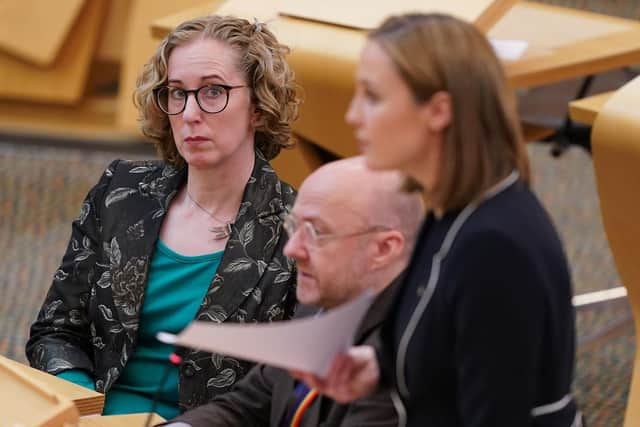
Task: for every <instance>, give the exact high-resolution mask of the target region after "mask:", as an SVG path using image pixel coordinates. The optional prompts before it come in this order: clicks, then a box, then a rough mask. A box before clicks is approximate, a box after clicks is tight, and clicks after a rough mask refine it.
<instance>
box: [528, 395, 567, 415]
mask: <svg viewBox="0 0 640 427" xmlns="http://www.w3.org/2000/svg"><path fill="white" fill-rule="evenodd" d="M569 402H571V395H570V394H567V395H565V396H564V397H563V398H562V399H560V400H558V401H556V402H553V403H547V404H546V405H540V406H536V407H535V408H533V409H532V410H531V416H532V417H540V416H542V415H547V414H551V413H553V412H558V411H561V410H563V409H564V408H565V407H566V406H567V405H568V404H569Z"/></svg>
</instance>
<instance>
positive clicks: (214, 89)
mask: <svg viewBox="0 0 640 427" xmlns="http://www.w3.org/2000/svg"><path fill="white" fill-rule="evenodd" d="M240 87H247V86H246V85H238V86H229V85H221V84H215V85H214V84H207V85H204V86H200V87H199V88H197V89H192V90H187V89H182V88H179V87H174V86H161V87H159V88H156V89H155V90H154V94H155V100H156V104H157V105H158V108H160V109H161V110H162V111H163V112H165V113H166V114H168V115H170V116H174V115H176V114H180V113H182V112H183V111H184V109H185V108H186V106H187V99H188V98H189V94H190V93H192V94H194V95H195V97H196V102H197V103H198V106H199V107H200V109H201V110H202V111H204V112H205V113H211V114H215V113H219V112H221V111H222V110H224V109H225V108H227V104H228V103H229V92H230V91H231V90H232V89H237V88H240Z"/></svg>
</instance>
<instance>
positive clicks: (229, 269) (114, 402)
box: [27, 16, 298, 418]
mask: <svg viewBox="0 0 640 427" xmlns="http://www.w3.org/2000/svg"><path fill="white" fill-rule="evenodd" d="M287 53H288V49H287V48H286V47H285V46H283V45H281V44H280V43H278V41H277V40H276V38H275V37H274V35H273V34H272V33H271V32H270V31H269V30H268V29H267V28H266V26H265V25H264V24H262V23H259V22H255V23H250V22H249V21H246V20H244V19H239V18H235V17H221V16H208V17H202V18H197V19H193V20H191V21H188V22H185V23H183V24H181V25H180V26H178V27H177V28H176V29H175V30H174V31H172V32H171V33H170V34H169V35H167V37H166V38H165V39H164V40H163V41H162V42H161V44H160V46H159V47H158V49H157V50H156V52H155V53H154V55H153V56H152V57H151V59H150V60H149V62H148V63H147V64H146V65H145V67H144V70H143V72H142V74H141V76H140V77H139V79H138V83H137V88H136V90H135V94H134V102H135V104H136V106H137V107H138V110H139V112H140V123H141V128H142V131H143V133H144V134H145V135H147V136H148V137H150V138H151V139H153V141H154V142H155V144H156V147H157V149H158V152H159V154H160V156H161V158H162V160H160V161H145V162H130V161H120V160H117V161H114V162H113V163H112V164H111V165H110V166H109V167H108V169H107V170H106V172H105V173H104V175H103V176H102V178H101V179H100V181H99V182H98V184H97V185H96V186H95V187H94V188H93V189H92V190H91V191H90V192H89V194H88V196H87V198H86V199H85V201H84V204H83V206H82V211H81V214H80V216H79V217H78V218H77V219H76V220H75V221H74V222H73V227H72V235H71V239H70V242H69V246H68V249H67V252H66V253H65V255H64V257H63V259H62V263H61V265H60V267H59V269H58V271H57V272H56V274H55V276H54V280H53V284H52V287H51V289H50V291H49V294H48V295H47V297H46V299H45V302H44V304H43V307H42V309H41V311H40V314H39V316H38V319H37V320H36V322H35V323H34V324H33V325H32V327H31V335H30V339H29V342H28V343H27V354H28V357H29V360H30V362H31V364H32V365H33V366H35V367H37V368H38V369H41V370H44V371H47V372H49V373H51V374H54V375H57V376H59V377H62V378H65V379H67V380H70V381H73V382H76V383H78V384H82V385H85V386H87V387H89V388H94V389H96V390H97V391H99V392H101V393H105V394H106V401H105V410H104V414H116V413H127V412H145V411H150V410H152V409H153V410H155V411H156V412H158V413H160V414H161V415H162V416H164V417H165V418H171V417H174V416H175V415H177V414H178V412H179V411H181V410H186V409H189V408H192V407H195V406H198V405H199V404H201V403H204V402H206V401H208V400H210V399H211V398H213V397H214V396H216V395H217V394H220V393H223V392H225V391H227V390H228V389H229V388H230V387H231V386H232V385H233V384H234V383H235V382H236V381H237V380H238V379H240V378H241V377H242V376H243V375H244V374H245V373H246V372H247V371H248V370H249V367H250V364H249V363H248V362H245V361H242V360H237V359H234V358H231V357H227V356H223V355H220V354H209V353H204V352H201V351H197V350H189V351H187V350H178V353H179V355H180V356H181V359H182V361H181V362H180V363H179V366H173V365H171V363H170V362H169V356H170V354H171V353H172V352H174V351H176V349H175V348H174V347H173V346H170V345H166V344H161V343H159V342H158V341H156V340H155V335H156V333H157V332H159V331H167V332H173V333H177V332H179V331H180V330H181V329H182V328H184V327H185V326H186V325H187V324H188V323H190V322H191V321H192V320H194V319H197V320H205V321H212V322H263V321H274V320H280V319H285V318H288V317H290V316H291V314H292V311H293V304H294V301H295V291H294V280H295V271H294V270H295V267H294V265H293V263H292V262H291V261H289V260H288V259H287V258H286V257H285V256H284V255H283V254H282V249H283V247H284V244H285V243H286V235H285V234H284V232H283V229H282V218H283V217H284V215H285V214H286V213H287V212H288V211H289V209H290V206H291V205H292V204H293V200H294V196H295V192H294V190H293V189H292V188H291V187H290V186H289V185H288V184H286V183H284V182H282V181H280V180H279V179H278V177H277V175H276V174H275V172H274V171H273V169H272V168H271V166H270V165H269V162H268V161H269V160H270V159H272V158H274V157H275V156H276V155H278V153H279V152H280V150H281V149H282V148H284V147H287V146H289V145H290V139H291V123H292V122H293V120H295V118H296V116H297V109H298V98H297V96H296V90H295V83H294V80H293V72H292V71H291V69H290V68H289V66H288V64H287V62H286V60H285V56H286V54H287ZM165 375H166V378H167V379H166V380H161V378H163V377H165ZM154 396H157V399H156V400H157V402H158V403H157V406H156V407H155V408H152V401H153V400H154Z"/></svg>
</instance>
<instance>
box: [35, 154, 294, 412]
mask: <svg viewBox="0 0 640 427" xmlns="http://www.w3.org/2000/svg"><path fill="white" fill-rule="evenodd" d="M186 176H187V170H186V169H184V168H183V169H181V170H177V169H175V168H173V167H172V166H170V165H168V164H165V163H163V162H160V161H143V162H139V161H138V162H129V161H122V160H116V161H114V162H113V163H112V164H111V165H109V167H108V168H107V170H106V171H105V173H104V174H103V176H102V177H101V178H100V180H99V181H98V183H97V184H96V186H95V187H94V188H93V189H91V191H90V192H89V194H88V195H87V197H86V199H85V201H84V202H83V204H82V207H81V209H80V214H79V216H78V217H77V218H76V219H75V220H74V221H73V223H72V232H71V238H70V240H69V245H68V247H67V250H66V252H65V254H64V256H63V258H62V262H61V264H60V267H59V268H58V269H57V271H56V272H55V274H54V277H53V283H52V285H51V288H50V290H49V293H48V294H47V296H46V298H45V301H44V303H43V305H42V308H41V310H40V313H39V314H38V318H37V320H36V321H35V322H34V324H33V325H32V327H31V331H30V338H29V341H28V343H27V357H28V358H29V360H30V363H31V365H32V366H34V367H36V368H38V369H41V370H44V371H47V372H50V373H52V374H57V373H59V372H62V371H64V370H67V369H84V370H85V371H87V372H89V373H91V374H92V375H93V377H94V379H95V384H96V389H97V390H98V391H100V392H103V393H104V392H108V390H109V388H110V387H111V386H112V385H113V384H114V382H115V381H117V379H118V377H119V376H120V373H121V372H122V370H123V368H124V366H125V365H126V363H127V361H128V359H129V357H130V356H131V354H132V353H133V352H134V351H135V348H136V343H137V331H138V325H139V320H140V319H139V317H140V311H141V308H142V304H143V302H144V292H145V287H146V283H147V276H148V270H149V264H150V261H151V254H152V253H153V249H154V246H155V243H156V240H157V238H158V235H159V232H160V227H161V225H162V220H163V218H164V215H165V214H166V211H167V209H168V207H169V204H170V203H171V200H172V199H173V197H174V196H175V194H176V193H177V192H178V190H179V189H180V188H181V186H183V185H184V184H185V182H186ZM294 197H295V192H294V190H293V189H292V188H291V187H290V186H289V185H288V184H285V183H283V182H281V181H280V180H279V179H278V177H277V176H276V174H275V172H274V171H273V169H272V168H271V166H270V165H269V163H268V162H267V161H266V160H265V159H264V157H263V156H262V154H261V153H260V152H256V158H255V165H254V170H253V173H252V176H251V177H250V179H249V180H248V182H247V185H246V187H245V190H244V194H243V200H242V202H241V205H240V209H239V211H238V215H237V217H236V221H235V223H234V225H233V226H232V232H231V236H230V238H229V241H228V242H227V246H226V248H225V250H224V254H223V257H222V260H221V262H220V266H219V268H218V272H217V273H216V274H215V276H214V278H213V280H212V282H211V284H210V286H209V289H208V290H207V292H206V295H205V297H204V299H203V301H202V303H201V305H200V308H199V310H198V313H197V315H196V318H197V319H198V320H206V321H210V322H217V323H221V322H265V321H266V322H269V321H277V320H282V319H286V318H290V317H291V316H292V314H293V307H294V303H295V287H294V285H295V283H294V280H295V265H294V264H293V262H291V261H290V260H288V259H287V258H286V257H285V256H284V255H283V254H282V249H283V248H284V244H285V243H286V235H285V233H284V231H283V229H282V218H283V217H284V215H285V214H286V213H287V212H288V211H289V210H290V209H291V205H292V204H293V201H294ZM178 351H179V353H181V355H182V356H183V362H182V365H181V367H180V378H179V381H180V383H179V392H180V402H179V403H180V408H181V409H182V410H186V409H190V408H193V407H195V406H198V405H200V404H202V403H205V402H207V401H209V400H211V399H212V398H213V397H215V396H216V395H218V394H220V393H223V392H225V391H227V390H228V389H229V388H230V387H231V386H232V385H233V384H234V383H235V382H236V381H238V380H239V379H240V378H242V377H243V376H244V375H245V374H246V373H247V372H248V370H249V369H250V367H251V363H249V362H246V361H242V360H238V359H235V358H232V357H227V356H224V355H219V354H211V353H206V352H201V351H198V350H188V349H179V350H178Z"/></svg>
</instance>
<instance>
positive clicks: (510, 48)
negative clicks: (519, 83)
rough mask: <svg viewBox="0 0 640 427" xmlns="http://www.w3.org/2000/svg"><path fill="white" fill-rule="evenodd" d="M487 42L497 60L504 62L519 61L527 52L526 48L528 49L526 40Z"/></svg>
mask: <svg viewBox="0 0 640 427" xmlns="http://www.w3.org/2000/svg"><path fill="white" fill-rule="evenodd" d="M489 41H490V42H491V46H493V50H494V52H495V53H496V55H497V56H498V58H500V59H503V60H505V61H515V60H517V59H520V57H522V55H524V52H525V51H526V50H527V47H529V42H527V41H526V40H500V39H489Z"/></svg>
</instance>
